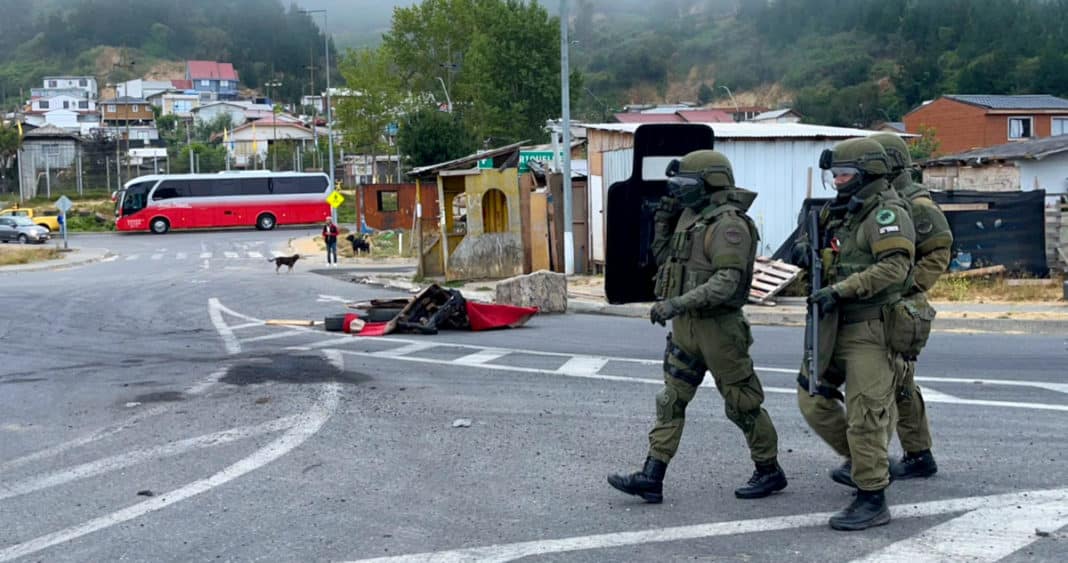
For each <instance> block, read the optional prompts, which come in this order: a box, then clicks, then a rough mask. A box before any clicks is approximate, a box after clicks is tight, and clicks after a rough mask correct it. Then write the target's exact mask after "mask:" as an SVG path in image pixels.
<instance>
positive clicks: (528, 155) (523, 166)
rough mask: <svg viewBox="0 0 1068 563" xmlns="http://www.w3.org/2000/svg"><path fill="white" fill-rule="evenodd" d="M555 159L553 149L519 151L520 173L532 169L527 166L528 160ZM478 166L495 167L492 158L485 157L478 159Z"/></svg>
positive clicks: (546, 160)
mask: <svg viewBox="0 0 1068 563" xmlns="http://www.w3.org/2000/svg"><path fill="white" fill-rule="evenodd" d="M552 159H553V151H519V173H520V174H522V173H524V172H528V171H530V167H528V166H527V162H528V161H531V160H540V161H542V162H550V161H552ZM478 167H479V168H482V169H487V168H493V159H492V158H483V159H482V160H480V161H478Z"/></svg>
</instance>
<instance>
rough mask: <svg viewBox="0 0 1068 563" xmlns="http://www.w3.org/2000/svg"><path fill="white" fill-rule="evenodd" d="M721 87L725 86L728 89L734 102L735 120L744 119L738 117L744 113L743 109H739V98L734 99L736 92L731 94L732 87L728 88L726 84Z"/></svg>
mask: <svg viewBox="0 0 1068 563" xmlns="http://www.w3.org/2000/svg"><path fill="white" fill-rule="evenodd" d="M720 88H723V89H724V90H726V91H727V95H728V96H730V97H731V103H733V104H734V120H735V121H742V120H741V119H738V117H739V115H740V114H741V113H742V111H741V110H740V109H738V100H735V99H734V94H731V89H730V88H727V87H726V86H720Z"/></svg>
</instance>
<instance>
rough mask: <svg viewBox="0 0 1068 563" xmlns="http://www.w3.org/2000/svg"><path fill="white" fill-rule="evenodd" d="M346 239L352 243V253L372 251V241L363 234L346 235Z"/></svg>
mask: <svg viewBox="0 0 1068 563" xmlns="http://www.w3.org/2000/svg"><path fill="white" fill-rule="evenodd" d="M345 240H347V241H349V242H351V243H352V253H353V254H359V253H361V252H366V253H368V254H370V253H371V243H370V242H369V241H368V240H367V239H365V238H364V237H363V235H359V236H356V235H353V234H350V235H349V236H347V237H345Z"/></svg>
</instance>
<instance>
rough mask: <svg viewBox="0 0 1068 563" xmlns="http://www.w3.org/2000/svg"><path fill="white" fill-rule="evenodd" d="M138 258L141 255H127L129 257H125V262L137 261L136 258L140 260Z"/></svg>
mask: <svg viewBox="0 0 1068 563" xmlns="http://www.w3.org/2000/svg"><path fill="white" fill-rule="evenodd" d="M140 257H141V255H140V254H131V255H129V256H127V257H126V261H127V262H129V261H131V260H137V259H138V258H140Z"/></svg>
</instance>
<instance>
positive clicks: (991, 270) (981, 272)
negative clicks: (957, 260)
mask: <svg viewBox="0 0 1068 563" xmlns="http://www.w3.org/2000/svg"><path fill="white" fill-rule="evenodd" d="M1006 271H1007V269H1006V268H1005V266H989V267H987V268H976V269H974V270H963V271H960V272H950V273H948V274H946V275H945V277H947V278H977V277H980V276H989V275H994V274H1004V273H1005V272H1006Z"/></svg>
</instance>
